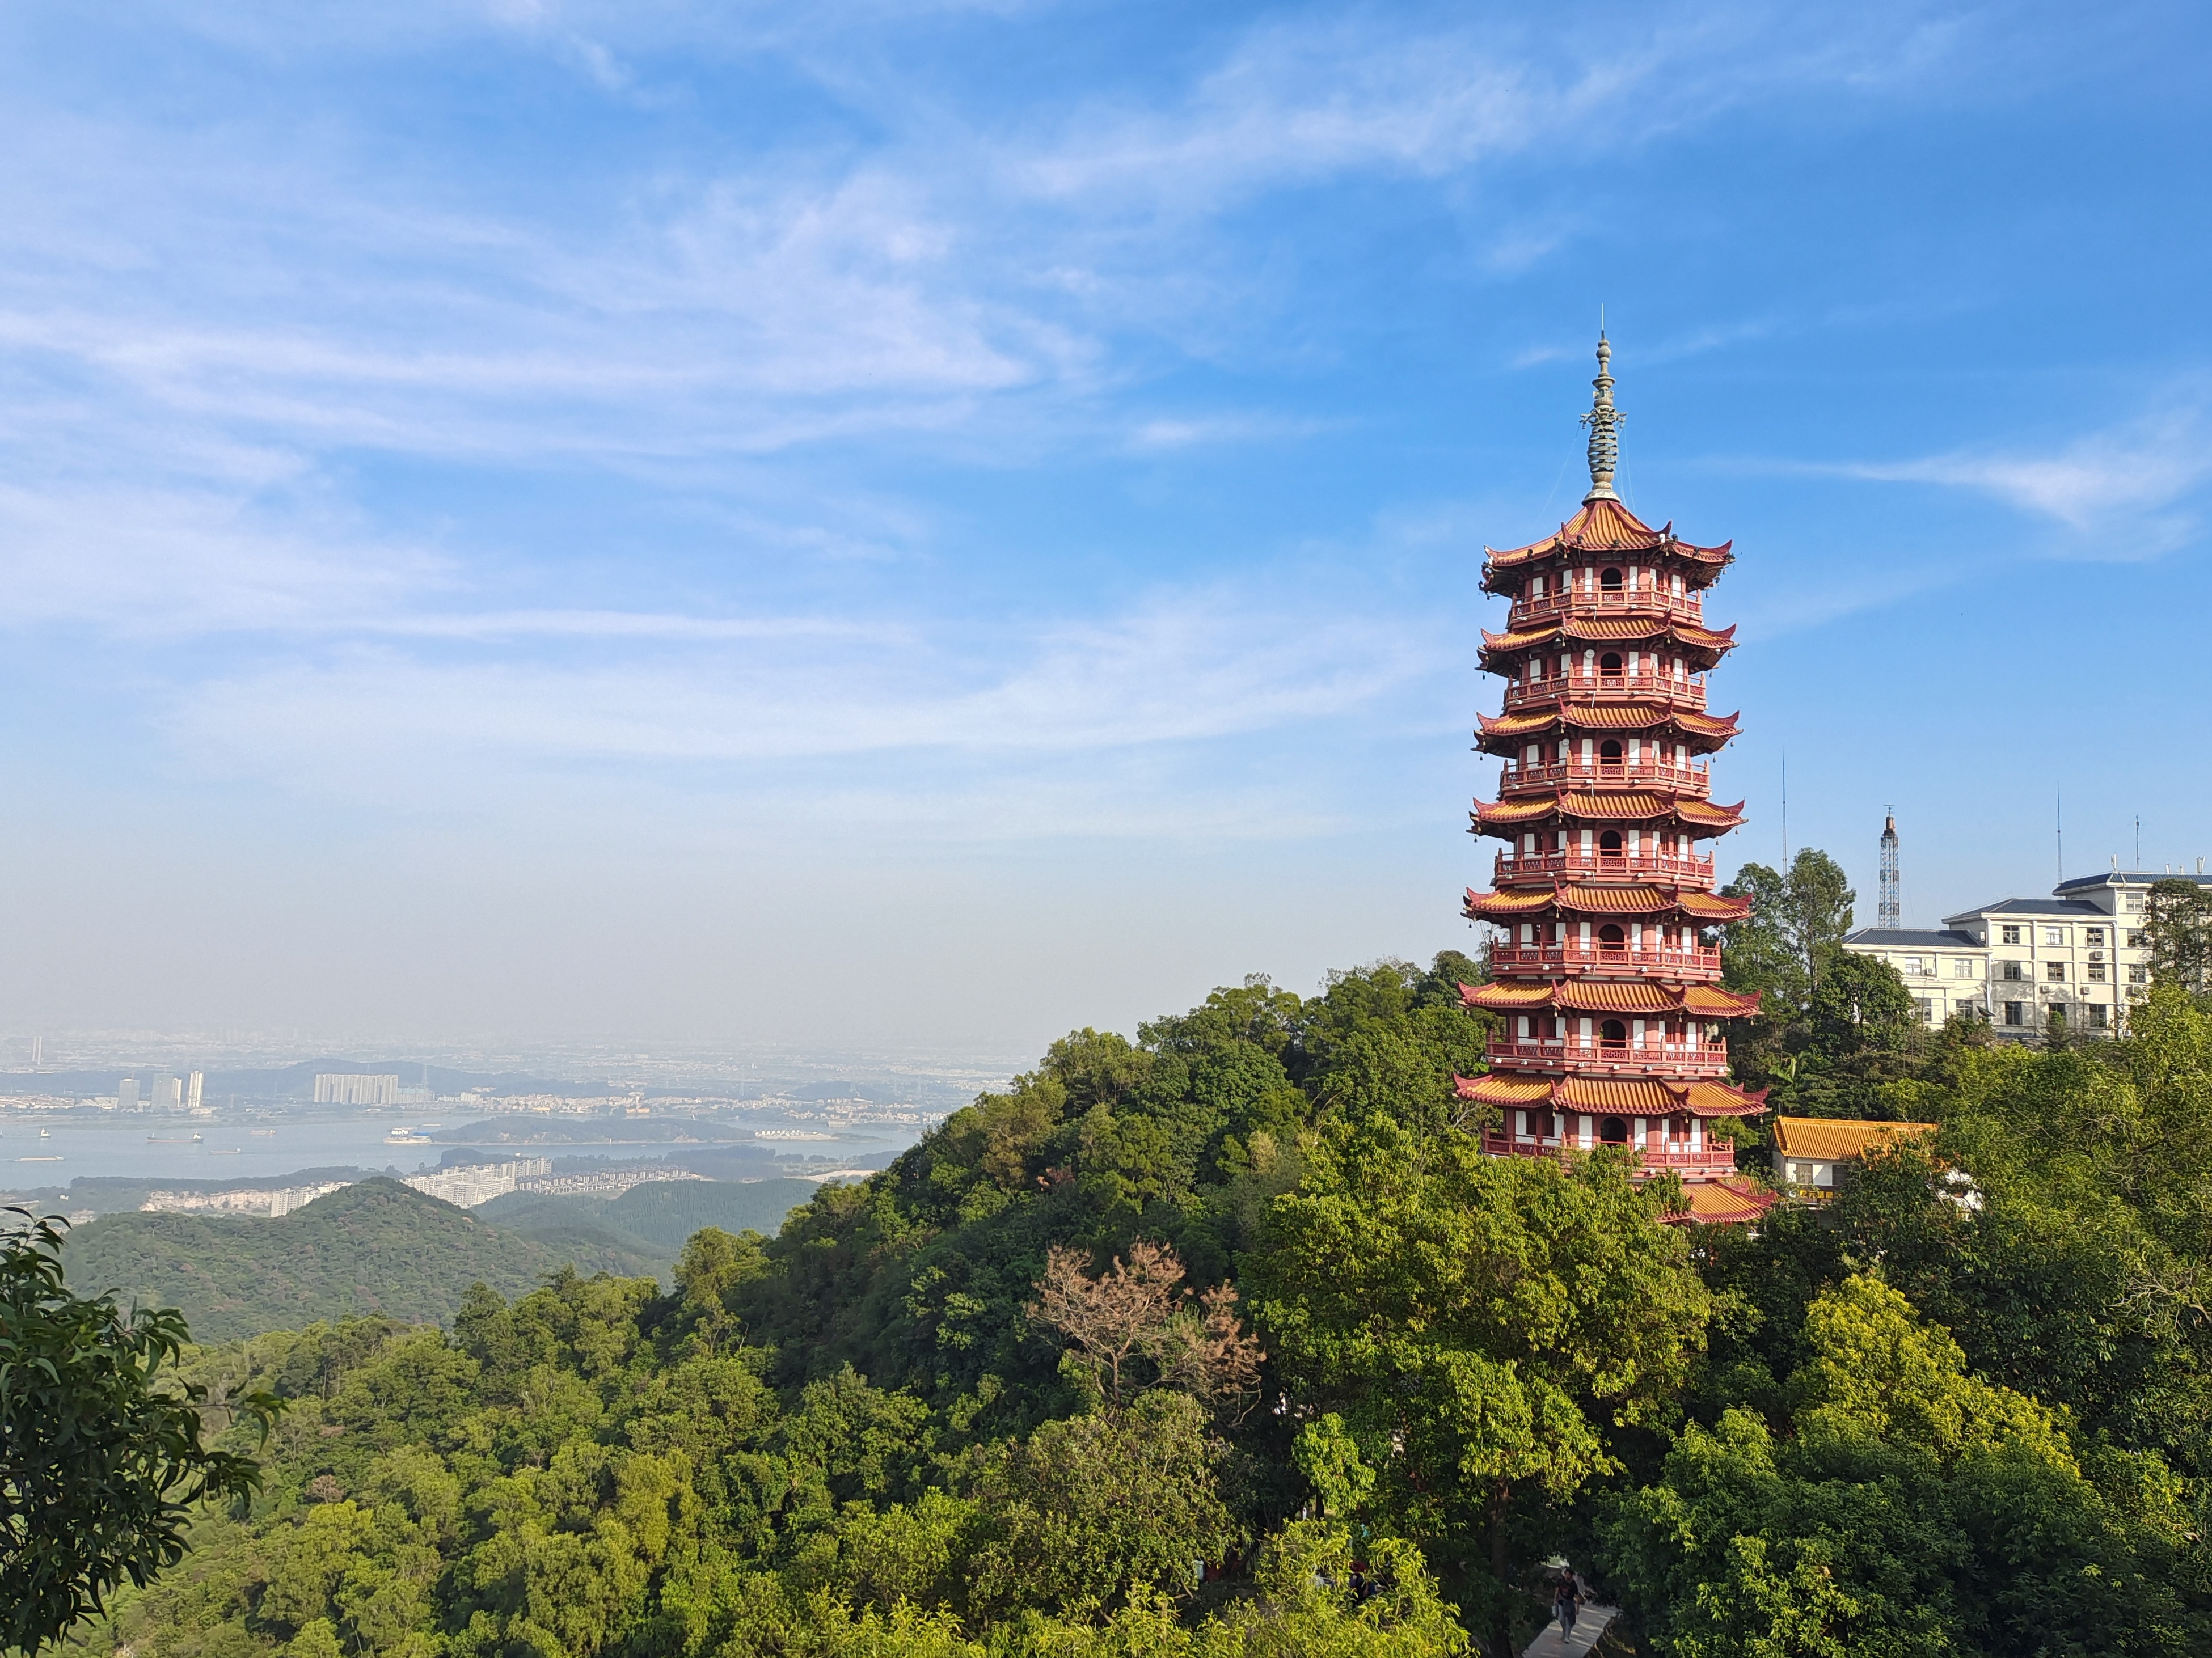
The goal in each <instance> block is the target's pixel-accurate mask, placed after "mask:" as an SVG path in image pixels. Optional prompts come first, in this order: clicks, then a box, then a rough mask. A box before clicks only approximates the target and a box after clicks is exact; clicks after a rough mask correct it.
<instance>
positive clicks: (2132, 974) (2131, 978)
mask: <svg viewBox="0 0 2212 1658" xmlns="http://www.w3.org/2000/svg"><path fill="white" fill-rule="evenodd" d="M2128 982H2129V983H2130V984H2131V985H2147V984H2148V983H2149V982H2150V969H2148V968H2147V967H2145V966H2143V965H2142V963H2140V962H2139V963H2136V965H2135V966H2133V967H2131V968H2130V969H2128Z"/></svg>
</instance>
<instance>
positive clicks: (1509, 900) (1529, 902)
mask: <svg viewBox="0 0 2212 1658" xmlns="http://www.w3.org/2000/svg"><path fill="white" fill-rule="evenodd" d="M1551 907H1552V895H1551V894H1550V893H1549V892H1546V891H1542V890H1538V891H1534V892H1477V891H1476V890H1474V888H1473V887H1469V888H1468V890H1467V908H1466V910H1465V912H1464V913H1465V914H1469V915H1531V914H1534V913H1535V912H1536V911H1538V910H1540V909H1549V908H1551Z"/></svg>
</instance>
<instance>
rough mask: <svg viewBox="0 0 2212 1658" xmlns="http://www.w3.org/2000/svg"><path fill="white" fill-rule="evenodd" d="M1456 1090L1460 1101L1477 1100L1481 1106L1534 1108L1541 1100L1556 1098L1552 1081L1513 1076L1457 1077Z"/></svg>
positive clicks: (1496, 1073) (1494, 1073)
mask: <svg viewBox="0 0 2212 1658" xmlns="http://www.w3.org/2000/svg"><path fill="white" fill-rule="evenodd" d="M1452 1086H1453V1088H1454V1089H1455V1090H1457V1092H1458V1094H1459V1096H1460V1098H1462V1099H1463V1100H1473V1101H1474V1102H1475V1103H1476V1104H1478V1105H1534V1103H1535V1102H1537V1101H1539V1100H1548V1099H1550V1098H1551V1097H1552V1078H1549V1077H1516V1076H1514V1075H1513V1074H1511V1073H1510V1072H1501V1071H1492V1072H1486V1073H1484V1074H1483V1075H1482V1076H1480V1077H1454V1078H1452Z"/></svg>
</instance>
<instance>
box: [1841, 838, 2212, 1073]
mask: <svg viewBox="0 0 2212 1658" xmlns="http://www.w3.org/2000/svg"><path fill="white" fill-rule="evenodd" d="M2177 879H2179V880H2186V881H2194V882H2197V884H2200V885H2203V886H2206V887H2212V876H2204V875H2185V876H2174V875H2163V874H2150V873H2146V872H2141V871H2131V872H2125V873H2120V872H2115V873H2113V874H2111V875H2093V876H2085V877H2082V878H2079V879H2076V880H2072V881H2067V882H2063V883H2062V884H2060V885H2059V886H2058V887H2057V889H2055V890H2053V892H2052V894H2051V896H2050V897H2048V898H2006V899H2002V900H2001V901H1999V902H1996V903H1994V904H1987V905H1984V906H1983V907H1982V908H1978V909H1970V910H1964V911H1961V912H1960V914H1956V915H1947V916H1945V917H1944V918H1943V926H1942V929H1941V930H1940V931H1936V930H1929V931H1916V930H1914V929H1911V928H1893V929H1883V928H1878V927H1863V928H1861V929H1860V930H1859V931H1858V932H1854V933H1852V934H1851V935H1850V937H1849V938H1845V939H1844V949H1846V950H1855V951H1857V953H1858V954H1860V955H1862V956H1872V957H1875V958H1877V959H1878V960H1881V961H1885V962H1887V963H1889V964H1890V965H1891V966H1892V967H1893V968H1895V969H1897V970H1898V972H1899V975H1901V976H1902V977H1903V978H1904V980H1905V987H1906V988H1907V989H1909V990H1910V991H1911V993H1912V999H1913V1001H1914V1004H1915V1005H1917V1008H1918V1010H1919V1013H1920V1017H1921V1018H1922V1020H1923V1022H1925V1023H1929V1024H1941V1023H1943V1022H1944V1020H1946V1019H1948V1018H1949V1017H1951V1016H1952V1015H1953V1014H1954V1013H1957V1012H1960V1011H1974V1012H1978V1013H1980V1014H1983V1015H1984V1016H1986V1017H1988V1019H1989V1021H1990V1027H1991V1029H1994V1030H1995V1031H1996V1034H1997V1035H2015V1036H2022V1037H2026V1036H2038V1035H2042V1034H2043V1032H2044V1031H2045V1029H2047V1028H2048V1026H2049V1023H2050V1020H2051V1010H2053V1009H2054V1008H2055V1009H2057V1010H2058V1011H2060V1013H2061V1014H2062V1015H2063V1017H2064V1019H2065V1022H2066V1024H2067V1026H2068V1028H2069V1029H2073V1030H2076V1031H2091V1032H2094V1031H2100V1030H2102V1031H2110V1030H2112V1029H2115V1028H2116V1027H2118V1025H2119V1024H2121V1023H2124V1020H2125V1012H2124V1010H2125V1008H2126V1005H2127V1002H2128V1000H2129V998H2130V995H2131V994H2135V995H2140V994H2141V993H2142V990H2143V989H2144V988H2145V987H2146V986H2147V985H2148V982H2149V979H2150V952H2149V950H2147V949H2145V948H2144V946H2143V938H2142V915H2143V906H2144V903H2145V901H2146V900H2147V899H2148V896H2149V893H2150V889H2151V888H2152V886H2153V885H2154V884H2156V883H2158V882H2160V881H2171V880H2177Z"/></svg>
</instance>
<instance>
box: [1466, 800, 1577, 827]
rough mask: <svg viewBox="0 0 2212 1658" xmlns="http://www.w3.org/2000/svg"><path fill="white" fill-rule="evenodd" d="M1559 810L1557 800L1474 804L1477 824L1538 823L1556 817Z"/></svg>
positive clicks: (1480, 801)
mask: <svg viewBox="0 0 2212 1658" xmlns="http://www.w3.org/2000/svg"><path fill="white" fill-rule="evenodd" d="M1558 810H1559V803H1558V802H1557V801H1555V800H1541V799H1539V800H1498V801H1488V800H1478V801H1476V802H1475V803H1474V821H1475V822H1476V823H1541V822H1543V821H1544V820H1545V819H1546V818H1547V817H1553V816H1554V815H1555V814H1556V813H1557V811H1558Z"/></svg>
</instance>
